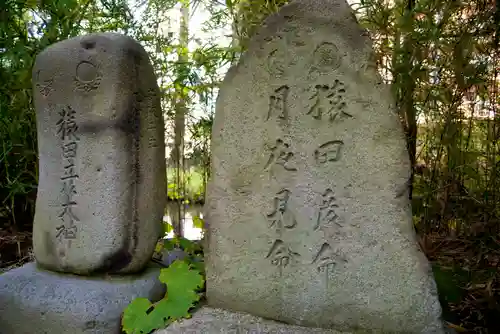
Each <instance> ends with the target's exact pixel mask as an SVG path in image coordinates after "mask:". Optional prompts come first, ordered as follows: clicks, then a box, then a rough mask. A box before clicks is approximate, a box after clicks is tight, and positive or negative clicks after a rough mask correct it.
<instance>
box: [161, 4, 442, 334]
mask: <svg viewBox="0 0 500 334" xmlns="http://www.w3.org/2000/svg"><path fill="white" fill-rule="evenodd" d="M212 133H213V135H212V179H211V181H210V185H209V189H208V193H207V204H206V222H207V229H208V230H207V240H206V250H205V252H206V253H205V257H206V266H207V267H206V273H207V283H206V286H207V301H208V307H205V308H204V309H202V310H200V311H198V313H195V314H194V316H193V318H192V319H189V320H185V321H183V322H181V323H177V324H173V325H172V326H170V327H169V328H167V329H166V330H164V331H160V332H159V333H191V332H193V333H194V332H196V333H202V332H206V333H223V332H225V331H224V329H225V328H229V327H228V326H229V325H228V324H232V327H231V328H233V327H234V328H235V330H238V329H239V330H240V332H252V333H267V332H271V331H272V332H280V333H312V332H313V331H312V328H322V329H323V330H322V331H321V330H319V332H323V333H333V332H334V331H335V330H336V331H341V332H353V333H367V332H370V333H442V332H443V331H444V329H443V324H442V321H441V306H440V304H439V301H438V296H437V290H436V285H435V282H434V279H433V276H432V271H431V268H430V265H429V263H428V261H427V259H426V258H425V256H424V254H423V253H422V252H421V251H420V249H419V248H418V245H417V242H416V237H415V234H414V230H413V226H412V216H411V206H410V203H409V200H408V194H407V192H405V191H402V190H404V189H405V187H407V186H406V185H407V181H408V179H409V177H410V162H409V157H408V152H407V150H406V143H405V136H404V133H403V130H402V126H401V124H400V121H399V118H398V115H397V112H396V110H395V107H394V105H393V101H392V98H391V95H390V92H389V90H388V88H387V87H385V86H384V84H383V83H382V81H381V78H380V77H379V74H378V73H377V69H376V67H375V64H374V61H373V51H372V47H371V42H370V39H369V37H368V36H367V33H366V32H365V31H363V30H362V29H361V28H360V27H359V25H358V24H357V22H356V19H355V17H354V15H353V12H352V11H351V9H350V7H349V5H348V4H347V3H346V2H345V0H296V1H293V2H291V3H290V4H288V5H286V6H284V7H283V8H282V9H281V10H280V11H279V12H278V13H277V14H276V15H273V16H271V17H269V18H268V19H267V20H266V21H265V22H264V24H263V27H262V28H261V29H260V31H259V32H258V33H257V34H256V35H255V36H254V37H253V38H252V40H251V43H250V46H249V49H248V51H247V52H246V53H244V55H243V56H242V57H241V59H240V61H239V63H238V64H237V65H236V66H235V67H234V68H232V69H231V70H230V71H229V73H228V74H227V75H226V78H225V80H224V82H223V84H222V87H221V90H220V93H219V96H218V101H217V109H216V114H215V121H214V125H213V132H212ZM255 317H260V318H255ZM263 318H267V319H271V320H276V321H279V322H281V324H280V323H274V324H273V325H270V324H269V323H268V320H263ZM258 319H260V320H258ZM283 323H286V324H288V325H285V324H283ZM292 325H293V326H303V327H302V329H298V328H297V327H293V326H292ZM266 326H267V327H266ZM290 326H292V327H290ZM264 327H266V328H267V329H263V328H264ZM241 330H243V331H241ZM233 332H234V333H236V332H237V331H233Z"/></svg>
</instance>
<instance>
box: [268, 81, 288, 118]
mask: <svg viewBox="0 0 500 334" xmlns="http://www.w3.org/2000/svg"><path fill="white" fill-rule="evenodd" d="M289 90H290V88H289V87H288V86H287V85H283V86H280V87H279V88H277V89H275V90H274V92H273V94H272V95H271V96H270V97H269V111H268V113H267V118H266V121H267V120H269V118H270V117H271V116H272V115H276V117H278V118H280V119H286V118H287V117H288V110H287V99H288V92H289Z"/></svg>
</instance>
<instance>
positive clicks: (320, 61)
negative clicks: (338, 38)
mask: <svg viewBox="0 0 500 334" xmlns="http://www.w3.org/2000/svg"><path fill="white" fill-rule="evenodd" d="M313 59H314V65H315V67H316V68H317V69H318V70H321V69H326V68H328V69H330V70H332V69H337V68H339V67H340V57H339V49H338V48H337V46H336V45H335V44H333V43H329V42H325V43H321V44H320V45H319V46H318V47H317V48H316V50H314V55H313Z"/></svg>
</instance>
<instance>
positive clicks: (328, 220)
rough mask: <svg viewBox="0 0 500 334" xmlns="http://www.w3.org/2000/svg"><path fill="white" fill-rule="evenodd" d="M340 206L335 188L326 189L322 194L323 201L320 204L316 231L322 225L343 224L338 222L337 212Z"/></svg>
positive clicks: (315, 225)
mask: <svg viewBox="0 0 500 334" xmlns="http://www.w3.org/2000/svg"><path fill="white" fill-rule="evenodd" d="M338 207H339V206H338V204H337V199H336V198H335V194H334V193H333V190H331V189H329V188H328V189H326V190H325V192H324V193H323V194H322V196H321V202H320V205H319V209H318V214H317V217H316V222H315V224H314V230H315V231H316V230H317V229H319V228H320V227H321V226H331V225H332V224H336V225H338V226H341V225H340V224H339V222H338V220H339V215H338V214H337V212H336V210H337V208H338Z"/></svg>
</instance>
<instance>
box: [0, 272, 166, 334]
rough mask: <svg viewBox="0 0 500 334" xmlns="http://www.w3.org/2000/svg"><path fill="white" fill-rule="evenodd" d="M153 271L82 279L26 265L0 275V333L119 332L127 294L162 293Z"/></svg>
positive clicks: (150, 295) (147, 295)
mask: <svg viewBox="0 0 500 334" xmlns="http://www.w3.org/2000/svg"><path fill="white" fill-rule="evenodd" d="M158 275H159V268H155V267H150V268H148V269H147V270H146V271H145V272H143V273H142V274H140V275H126V276H106V277H100V278H97V277H96V278H84V277H81V276H76V275H72V274H58V273H54V272H50V271H46V270H43V269H39V268H37V266H36V264H35V263H29V264H26V265H24V266H23V267H20V268H16V269H13V270H11V271H8V272H6V273H4V274H2V275H0V333H2V334H3V333H5V334H7V333H8V334H34V333H36V334H55V333H57V334H119V333H120V326H121V324H120V322H121V319H120V316H121V313H122V312H123V310H124V309H125V308H126V307H127V305H128V304H130V302H131V301H132V300H133V299H135V298H137V297H145V298H149V299H150V300H151V301H158V300H160V299H161V298H162V297H163V296H164V294H165V285H163V284H162V283H161V282H160V281H159V280H158Z"/></svg>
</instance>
